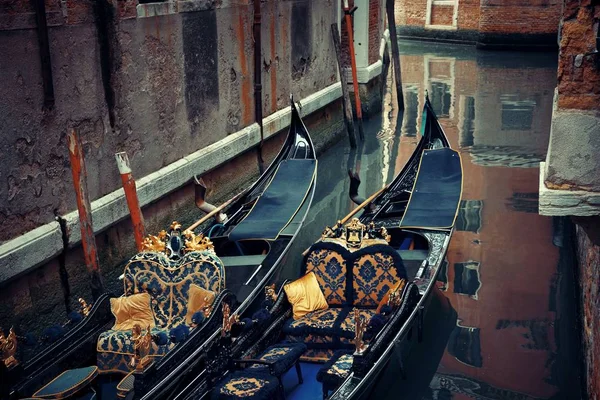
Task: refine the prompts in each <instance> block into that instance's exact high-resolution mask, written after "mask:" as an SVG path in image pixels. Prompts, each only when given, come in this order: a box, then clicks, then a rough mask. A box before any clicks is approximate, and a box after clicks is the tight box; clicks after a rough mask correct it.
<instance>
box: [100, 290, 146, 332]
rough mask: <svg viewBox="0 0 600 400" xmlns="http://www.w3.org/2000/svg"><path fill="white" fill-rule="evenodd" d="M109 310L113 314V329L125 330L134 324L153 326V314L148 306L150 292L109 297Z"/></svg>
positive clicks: (144, 326)
mask: <svg viewBox="0 0 600 400" xmlns="http://www.w3.org/2000/svg"><path fill="white" fill-rule="evenodd" d="M110 311H112V313H113V315H114V316H115V325H114V326H113V327H112V329H113V330H117V331H126V330H130V329H133V327H134V326H135V324H140V326H141V327H142V328H146V327H147V326H148V325H150V327H151V328H153V327H154V316H153V315H152V308H151V307H150V294H148V293H137V294H132V295H131V296H123V297H117V298H113V299H110Z"/></svg>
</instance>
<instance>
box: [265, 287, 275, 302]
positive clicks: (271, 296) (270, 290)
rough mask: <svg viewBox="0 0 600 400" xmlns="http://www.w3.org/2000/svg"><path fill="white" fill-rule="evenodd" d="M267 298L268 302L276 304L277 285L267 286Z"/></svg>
mask: <svg viewBox="0 0 600 400" xmlns="http://www.w3.org/2000/svg"><path fill="white" fill-rule="evenodd" d="M265 297H266V298H267V300H271V301H273V302H275V300H276V299H277V293H276V292H275V284H274V283H273V284H272V285H267V286H265Z"/></svg>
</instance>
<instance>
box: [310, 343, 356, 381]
mask: <svg viewBox="0 0 600 400" xmlns="http://www.w3.org/2000/svg"><path fill="white" fill-rule="evenodd" d="M352 362H353V356H352V354H351V353H349V352H347V351H337V352H335V353H334V355H333V357H331V359H330V360H329V361H328V362H327V363H325V365H323V367H322V368H321V369H320V370H319V372H318V373H317V381H319V382H322V383H324V384H326V386H327V387H337V386H339V385H340V384H341V383H342V382H343V381H344V380H345V379H346V378H347V377H348V375H349V374H350V371H351V370H352Z"/></svg>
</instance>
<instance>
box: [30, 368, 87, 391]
mask: <svg viewBox="0 0 600 400" xmlns="http://www.w3.org/2000/svg"><path fill="white" fill-rule="evenodd" d="M96 376H98V367H95V366H94V367H84V368H77V369H70V370H67V371H64V372H63V373H62V374H60V375H59V376H57V377H56V378H54V379H53V380H52V381H51V382H50V383H48V384H47V385H46V386H44V387H43V388H41V389H40V390H38V391H37V392H36V393H35V394H34V395H33V397H35V398H41V399H64V398H67V397H69V396H72V395H73V394H75V393H77V392H78V391H79V390H81V389H83V388H85V387H86V386H88V385H89V384H90V383H92V381H93V380H94V378H96Z"/></svg>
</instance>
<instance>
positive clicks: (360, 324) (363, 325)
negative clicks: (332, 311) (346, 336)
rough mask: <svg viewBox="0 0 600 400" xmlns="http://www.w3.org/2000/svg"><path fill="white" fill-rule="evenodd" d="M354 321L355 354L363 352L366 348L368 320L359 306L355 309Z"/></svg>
mask: <svg viewBox="0 0 600 400" xmlns="http://www.w3.org/2000/svg"><path fill="white" fill-rule="evenodd" d="M354 322H355V323H356V328H355V329H354V333H355V336H354V347H355V349H356V351H355V354H362V352H363V351H365V349H366V346H365V342H364V340H363V337H364V335H365V331H366V329H367V322H366V321H365V319H364V318H363V317H362V316H361V315H360V311H359V310H358V308H355V309H354Z"/></svg>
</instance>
